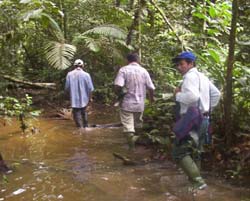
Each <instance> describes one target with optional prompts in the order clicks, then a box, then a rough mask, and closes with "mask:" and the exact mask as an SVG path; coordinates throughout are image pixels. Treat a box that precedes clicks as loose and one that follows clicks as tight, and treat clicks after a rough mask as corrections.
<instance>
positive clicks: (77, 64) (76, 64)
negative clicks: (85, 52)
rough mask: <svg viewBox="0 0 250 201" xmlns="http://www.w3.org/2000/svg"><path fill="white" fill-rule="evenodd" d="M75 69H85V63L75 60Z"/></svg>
mask: <svg viewBox="0 0 250 201" xmlns="http://www.w3.org/2000/svg"><path fill="white" fill-rule="evenodd" d="M74 67H75V68H77V67H81V68H82V67H83V61H82V60H81V59H77V60H75V62H74Z"/></svg>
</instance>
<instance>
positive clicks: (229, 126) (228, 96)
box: [224, 0, 238, 146]
mask: <svg viewBox="0 0 250 201" xmlns="http://www.w3.org/2000/svg"><path fill="white" fill-rule="evenodd" d="M237 19H238V0H233V5H232V21H231V31H230V36H229V53H228V58H227V73H226V86H225V97H224V108H225V110H224V118H225V135H226V144H227V145H228V146H230V145H231V144H232V142H233V115H232V104H233V66H234V52H235V41H236V29H237Z"/></svg>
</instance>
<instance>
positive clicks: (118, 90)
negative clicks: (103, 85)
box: [114, 69, 125, 96]
mask: <svg viewBox="0 0 250 201" xmlns="http://www.w3.org/2000/svg"><path fill="white" fill-rule="evenodd" d="M124 86H125V72H123V70H122V69H120V70H119V72H118V74H117V76H116V78H115V81H114V92H115V94H116V95H117V96H121V94H122V93H123V91H122V88H123V87H124Z"/></svg>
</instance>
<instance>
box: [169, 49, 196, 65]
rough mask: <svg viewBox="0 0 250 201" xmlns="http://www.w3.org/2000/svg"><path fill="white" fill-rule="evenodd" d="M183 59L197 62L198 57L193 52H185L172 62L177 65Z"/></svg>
mask: <svg viewBox="0 0 250 201" xmlns="http://www.w3.org/2000/svg"><path fill="white" fill-rule="evenodd" d="M181 59H189V60H191V61H195V60H196V56H195V55H194V53H192V52H188V51H185V52H182V53H180V54H179V55H178V56H176V57H175V58H174V59H173V60H172V61H173V63H177V62H178V61H180V60H181Z"/></svg>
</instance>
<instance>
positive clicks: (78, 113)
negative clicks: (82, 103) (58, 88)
mask: <svg viewBox="0 0 250 201" xmlns="http://www.w3.org/2000/svg"><path fill="white" fill-rule="evenodd" d="M72 113H73V118H74V121H75V123H76V126H77V127H78V128H86V127H88V114H87V112H86V107H84V108H72Z"/></svg>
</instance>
